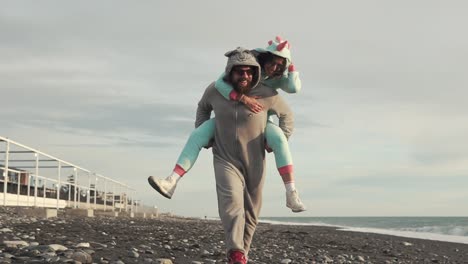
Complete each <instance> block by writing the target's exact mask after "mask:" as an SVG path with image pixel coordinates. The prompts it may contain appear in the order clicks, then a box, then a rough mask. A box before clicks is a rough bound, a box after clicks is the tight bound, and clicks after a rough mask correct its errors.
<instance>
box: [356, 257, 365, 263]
mask: <svg viewBox="0 0 468 264" xmlns="http://www.w3.org/2000/svg"><path fill="white" fill-rule="evenodd" d="M356 260H357V261H360V262H365V261H366V260H365V259H364V257H363V256H357V257H356Z"/></svg>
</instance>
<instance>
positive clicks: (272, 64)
mask: <svg viewBox="0 0 468 264" xmlns="http://www.w3.org/2000/svg"><path fill="white" fill-rule="evenodd" d="M285 68H286V59H285V58H281V57H278V56H274V57H273V58H272V59H271V60H269V61H267V62H266V63H265V66H264V69H263V71H264V72H265V74H266V75H267V76H268V77H279V76H281V75H283V72H284V70H285Z"/></svg>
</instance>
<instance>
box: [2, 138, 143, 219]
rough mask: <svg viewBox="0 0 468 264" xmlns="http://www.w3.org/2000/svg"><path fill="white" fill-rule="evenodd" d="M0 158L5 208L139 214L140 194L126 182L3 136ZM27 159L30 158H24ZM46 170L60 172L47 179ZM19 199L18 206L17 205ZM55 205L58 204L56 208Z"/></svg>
mask: <svg viewBox="0 0 468 264" xmlns="http://www.w3.org/2000/svg"><path fill="white" fill-rule="evenodd" d="M2 145H3V146H4V149H3V150H2V147H1V146H2ZM0 154H4V158H3V161H4V162H3V164H1V163H0V194H3V206H7V205H16V206H24V205H26V206H34V207H56V208H57V209H58V208H63V207H71V208H83V207H84V208H87V209H92V208H94V209H103V210H104V211H106V210H112V211H115V210H117V209H118V210H119V211H122V210H125V211H129V210H130V211H131V212H135V210H136V202H135V201H136V200H135V199H134V194H135V193H136V191H135V189H132V188H130V187H129V186H128V185H126V184H124V183H122V182H118V181H116V180H113V179H111V178H108V177H105V176H103V175H101V174H98V173H95V172H91V171H89V170H87V169H84V168H82V167H80V166H77V165H75V164H72V163H70V162H67V161H64V160H61V159H58V158H56V157H54V156H51V155H49V154H46V153H44V152H41V151H39V150H36V149H34V148H31V147H28V146H25V145H23V144H20V143H18V142H15V141H13V140H11V139H8V138H5V137H2V136H0ZM24 155H27V156H29V157H26V158H24ZM31 155H32V157H31ZM1 160H2V159H0V162H1ZM44 163H47V164H48V165H43V164H44ZM50 164H53V165H50ZM28 169H29V170H28ZM43 169H47V170H49V169H56V170H57V171H56V175H55V177H53V176H50V174H49V175H48V176H45V174H47V173H46V172H45V170H43ZM66 169H71V174H69V175H68V177H67V179H66V180H64V179H63V178H62V176H63V171H64V170H66ZM92 181H93V182H92ZM11 198H13V199H11ZM15 198H16V202H14V201H13V200H14V199H15ZM31 200H32V201H31ZM12 201H13V202H12ZM52 201H55V202H53V203H54V205H53V206H52Z"/></svg>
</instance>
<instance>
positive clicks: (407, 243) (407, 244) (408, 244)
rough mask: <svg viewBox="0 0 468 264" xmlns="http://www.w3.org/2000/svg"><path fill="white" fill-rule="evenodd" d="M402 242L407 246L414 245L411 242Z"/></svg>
mask: <svg viewBox="0 0 468 264" xmlns="http://www.w3.org/2000/svg"><path fill="white" fill-rule="evenodd" d="M401 244H403V246H407V247H409V246H412V245H413V244H411V243H409V242H403V243H401Z"/></svg>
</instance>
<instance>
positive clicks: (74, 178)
mask: <svg viewBox="0 0 468 264" xmlns="http://www.w3.org/2000/svg"><path fill="white" fill-rule="evenodd" d="M73 181H74V182H73V185H74V186H73V187H74V190H75V192H74V193H73V208H78V207H77V205H76V194H77V193H78V188H77V183H78V170H77V169H76V168H73Z"/></svg>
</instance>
